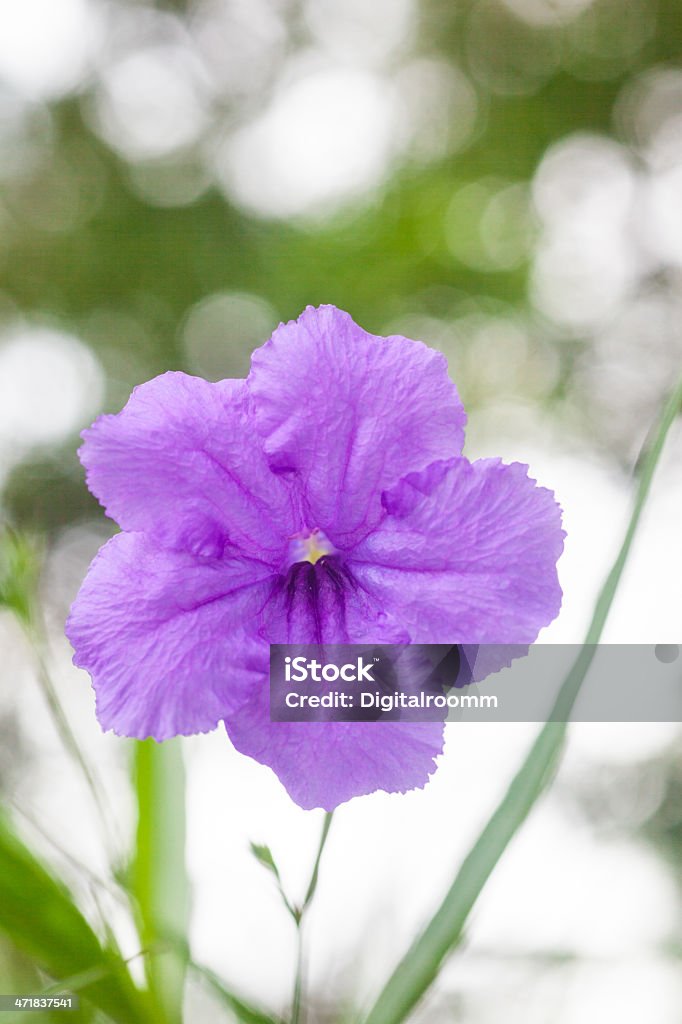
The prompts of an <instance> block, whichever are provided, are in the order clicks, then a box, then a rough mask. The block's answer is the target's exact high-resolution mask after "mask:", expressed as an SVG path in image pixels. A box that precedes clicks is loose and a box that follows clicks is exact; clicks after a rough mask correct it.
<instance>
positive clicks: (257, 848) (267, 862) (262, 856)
mask: <svg viewBox="0 0 682 1024" xmlns="http://www.w3.org/2000/svg"><path fill="white" fill-rule="evenodd" d="M249 845H250V848H251V853H252V854H253V855H254V857H255V858H256V860H257V861H258V863H259V864H262V865H263V867H264V868H266V869H267V870H268V871H271V872H272V874H273V875H274V876H275V878H276V879H277V881H278V882H279V880H280V877H279V869H278V867H277V865H276V864H275V859H274V857H273V856H272V851H271V850H270V847H269V846H263V845H261V844H260V843H250V844H249Z"/></svg>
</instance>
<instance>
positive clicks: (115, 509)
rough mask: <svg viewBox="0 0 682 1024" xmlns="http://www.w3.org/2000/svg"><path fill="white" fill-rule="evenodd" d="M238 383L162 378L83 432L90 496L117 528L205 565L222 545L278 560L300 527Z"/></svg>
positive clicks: (272, 561)
mask: <svg viewBox="0 0 682 1024" xmlns="http://www.w3.org/2000/svg"><path fill="white" fill-rule="evenodd" d="M249 404H250V403H249V396H248V393H247V390H246V385H245V382H244V381H234V380H224V381H220V382H219V383H217V384H211V383H209V382H208V381H205V380H201V379H200V378H198V377H190V376H188V375H187V374H184V373H164V374H162V376H160V377H156V378H154V380H150V381H148V382H147V383H146V384H142V385H140V386H139V387H137V388H135V390H134V391H133V394H132V395H131V397H130V399H129V401H128V404H127V405H126V406H125V408H124V409H123V410H122V412H120V413H118V414H117V415H115V416H100V417H99V419H97V420H96V421H95V423H94V424H93V426H92V427H90V429H88V430H85V431H84V432H83V437H84V439H85V444H84V445H83V447H82V448H81V449H80V457H81V461H82V463H83V465H84V466H85V468H86V471H87V483H88V487H89V488H90V490H91V491H92V493H93V494H94V495H95V496H96V497H97V498H98V499H99V500H100V502H101V503H102V504H103V505H104V507H105V509H106V511H107V514H108V515H109V516H111V517H112V518H113V519H115V520H116V522H117V523H118V524H119V525H120V526H121V527H122V528H123V529H124V530H135V531H142V532H148V533H150V534H153V535H154V536H155V538H156V539H157V540H158V542H159V543H161V544H164V545H166V546H169V547H176V548H179V549H181V550H187V551H191V552H192V553H194V554H197V555H201V556H205V557H207V558H212V557H219V556H220V555H221V554H222V552H223V551H224V550H225V548H226V547H228V548H229V547H236V548H237V549H238V550H240V551H242V552H244V553H246V554H248V555H251V556H254V557H260V558H263V559H264V560H266V561H268V562H269V563H270V564H273V565H274V564H277V565H279V563H280V562H281V559H282V556H283V551H285V550H286V539H287V537H289V536H290V535H291V534H292V533H293V532H295V530H296V529H298V528H299V523H298V522H297V521H295V520H294V519H293V517H292V512H291V505H290V494H289V488H288V486H287V483H286V481H284V480H282V479H278V477H276V476H275V475H274V474H273V473H272V472H271V471H270V469H269V467H268V464H267V461H266V459H265V456H264V454H263V451H262V443H261V442H260V441H259V439H258V438H257V437H255V436H254V429H253V425H252V423H251V419H250V410H249Z"/></svg>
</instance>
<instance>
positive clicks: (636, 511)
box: [365, 378, 682, 1024]
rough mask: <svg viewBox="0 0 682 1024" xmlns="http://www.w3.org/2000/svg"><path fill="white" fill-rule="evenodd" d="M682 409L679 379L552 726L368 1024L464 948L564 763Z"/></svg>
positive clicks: (399, 1005)
mask: <svg viewBox="0 0 682 1024" xmlns="http://www.w3.org/2000/svg"><path fill="white" fill-rule="evenodd" d="M681 409H682V378H681V379H680V381H679V383H678V385H677V387H676V389H675V390H674V392H673V393H672V394H671V396H670V398H669V399H668V401H667V402H666V403H665V406H664V408H663V411H662V413H661V416H660V418H659V420H658V424H657V426H656V428H655V430H654V431H653V434H652V440H651V442H650V444H648V445H647V446H646V449H645V450H644V451H643V453H642V455H641V457H640V459H639V460H638V466H637V469H638V476H639V483H638V487H637V492H636V495H635V501H634V506H633V510H632V514H631V517H630V522H629V524H628V527H627V530H626V532H625V536H624V538H623V542H622V544H621V548H620V551H619V552H618V555H617V557H616V560H615V562H614V563H613V567H612V568H611V571H610V572H609V575H608V576H607V578H606V581H605V583H604V585H603V587H602V589H601V591H600V593H599V597H598V598H597V601H596V604H595V608H594V612H593V615H592V621H591V622H590V626H589V628H588V630H587V634H586V637H585V645H584V646H583V647H582V648H581V650H580V653H579V655H578V657H577V658H576V661H575V663H574V665H573V667H572V668H571V670H570V671H569V673H568V676H567V677H566V679H565V680H564V682H563V684H562V687H561V689H560V691H559V694H558V696H557V699H556V702H555V704H554V707H553V709H552V712H551V715H550V720H549V721H548V722H547V723H546V724H545V725H544V726H543V728H542V729H541V731H540V733H539V735H538V737H537V739H536V740H535V742H534V743H533V746H532V747H531V749H530V751H529V753H528V755H527V756H526V759H525V760H524V762H523V764H522V765H521V768H520V769H519V770H518V772H517V774H516V775H515V777H514V778H513V780H512V782H511V785H510V786H509V789H508V790H507V792H506V794H505V796H504V797H503V799H502V801H501V802H500V803H499V804H498V806H497V808H496V810H495V811H494V813H493V815H492V817H491V818H490V819H489V821H488V823H487V825H486V826H485V828H484V829H483V831H482V832H481V834H480V836H479V837H478V839H477V840H476V842H475V843H474V845H473V847H472V849H471V850H470V852H469V854H468V855H467V856H466V858H465V860H464V862H463V863H462V866H461V867H460V869H459V871H458V873H457V875H456V877H455V880H454V882H453V883H452V885H451V887H450V889H449V891H448V892H447V894H446V896H445V899H444V900H443V902H442V903H441V905H440V907H439V909H438V910H437V912H436V914H435V915H434V917H433V918H432V919H431V921H430V923H429V924H428V926H427V928H426V929H425V931H424V932H422V934H421V935H420V936H418V938H417V939H416V941H415V942H414V943H413V945H412V947H411V948H410V949H409V950H408V952H407V953H406V954H405V956H404V957H403V959H402V961H401V962H400V964H399V965H398V967H397V968H396V970H395V971H394V973H393V975H392V976H391V977H390V978H389V980H388V982H387V983H386V985H385V987H384V989H383V990H382V992H381V993H380V995H379V998H378V999H377V1001H376V1003H375V1005H374V1007H373V1008H372V1009H371V1011H370V1013H369V1015H368V1016H367V1018H366V1022H365V1024H398V1022H400V1021H403V1020H404V1019H405V1018H406V1017H407V1015H408V1014H409V1013H410V1011H411V1010H412V1009H413V1008H414V1006H415V1005H416V1004H417V1003H418V1001H419V1000H420V999H421V998H422V996H423V995H424V993H425V992H426V991H427V989H428V988H429V986H430V985H431V983H432V982H433V981H434V980H435V978H436V977H437V975H438V972H439V970H440V968H441V965H442V964H443V962H444V960H445V958H446V957H447V956H448V954H449V953H450V952H452V950H453V949H455V948H456V946H457V945H458V944H459V942H460V941H461V938H462V934H463V931H464V926H465V924H466V922H467V920H468V917H469V914H470V912H471V910H472V908H473V906H474V904H475V903H476V901H477V899H478V897H479V895H480V893H481V891H482V889H483V887H484V885H485V883H486V882H487V881H488V879H489V877H490V875H491V874H492V872H493V870H494V868H495V867H496V865H497V863H498V862H499V860H500V858H501V856H502V854H503V853H504V851H505V850H506V848H507V846H508V845H509V843H510V842H511V840H512V838H513V837H514V836H515V834H516V833H517V832H518V830H519V828H520V827H521V825H522V824H523V822H524V821H525V819H526V818H527V816H528V814H529V813H530V811H531V809H532V808H533V806H534V805H535V803H536V802H537V800H538V799H539V797H540V796H541V794H542V793H543V792H544V790H545V789H546V787H547V785H548V783H549V781H550V779H551V778H552V776H553V773H554V771H555V769H556V767H557V765H558V763H559V760H560V757H561V752H562V749H563V743H564V738H565V735H566V730H567V726H568V719H569V717H570V714H571V711H572V709H573V705H574V704H575V701H576V699H577V697H578V694H579V692H580V687H581V685H582V682H583V680H584V678H585V676H586V675H587V672H588V670H589V668H590V665H591V664H592V660H593V658H594V655H595V652H596V644H597V643H598V642H599V639H600V638H601V635H602V632H603V629H604V625H605V623H606V620H607V617H608V614H609V611H610V609H611V606H612V604H613V599H614V596H615V593H616V590H617V587H618V584H619V583H620V580H621V577H622V574H623V569H624V568H625V564H626V561H627V558H628V554H629V552H630V548H631V547H632V542H633V540H634V537H635V534H636V531H637V527H638V525H639V521H640V519H641V515H642V511H643V509H644V506H645V504H646V500H647V498H648V496H649V492H650V489H651V482H652V480H653V476H654V472H655V469H656V465H657V463H658V461H659V458H660V455H661V452H662V450H663V445H664V443H665V439H666V437H667V435H668V431H669V430H670V427H671V426H672V424H673V422H674V420H675V418H676V416H677V415H678V413H679V412H680V410H681Z"/></svg>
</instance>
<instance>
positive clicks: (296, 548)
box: [289, 530, 334, 565]
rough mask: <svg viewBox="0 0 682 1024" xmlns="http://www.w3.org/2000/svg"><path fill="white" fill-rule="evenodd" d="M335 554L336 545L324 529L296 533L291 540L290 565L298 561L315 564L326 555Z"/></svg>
mask: <svg viewBox="0 0 682 1024" xmlns="http://www.w3.org/2000/svg"><path fill="white" fill-rule="evenodd" d="M333 554H334V545H333V544H332V543H331V541H330V540H329V538H328V537H327V536H326V534H325V533H323V532H322V530H313V531H312V532H311V533H309V534H307V535H306V534H302V533H299V534H296V536H295V537H292V538H291V540H290V542H289V565H295V564H296V562H310V564H311V565H315V563H316V562H319V560H320V559H321V558H324V556H325V555H333Z"/></svg>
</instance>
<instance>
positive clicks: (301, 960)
mask: <svg viewBox="0 0 682 1024" xmlns="http://www.w3.org/2000/svg"><path fill="white" fill-rule="evenodd" d="M333 814H334V812H333V811H327V813H326V814H325V816H324V822H323V823H322V833H321V835H320V842H319V845H318V848H317V856H316V857H315V862H314V864H313V870H312V873H311V875H310V881H309V883H308V888H307V889H306V894H305V896H304V898H303V903H302V904H301V906H300V907H298V908H297V911H296V915H295V918H294V919H295V921H296V978H295V981H294V996H293V1000H292V1004H291V1024H303V1020H304V1009H303V992H304V988H305V947H304V942H303V924H304V921H305V917H306V913H307V911H308V908H309V907H310V905H311V903H312V902H313V898H314V896H315V892H316V890H317V881H318V876H319V873H320V863H321V861H322V854H323V853H324V848H325V846H326V843H327V836H328V835H329V829H330V828H331V824H332V817H333Z"/></svg>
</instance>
